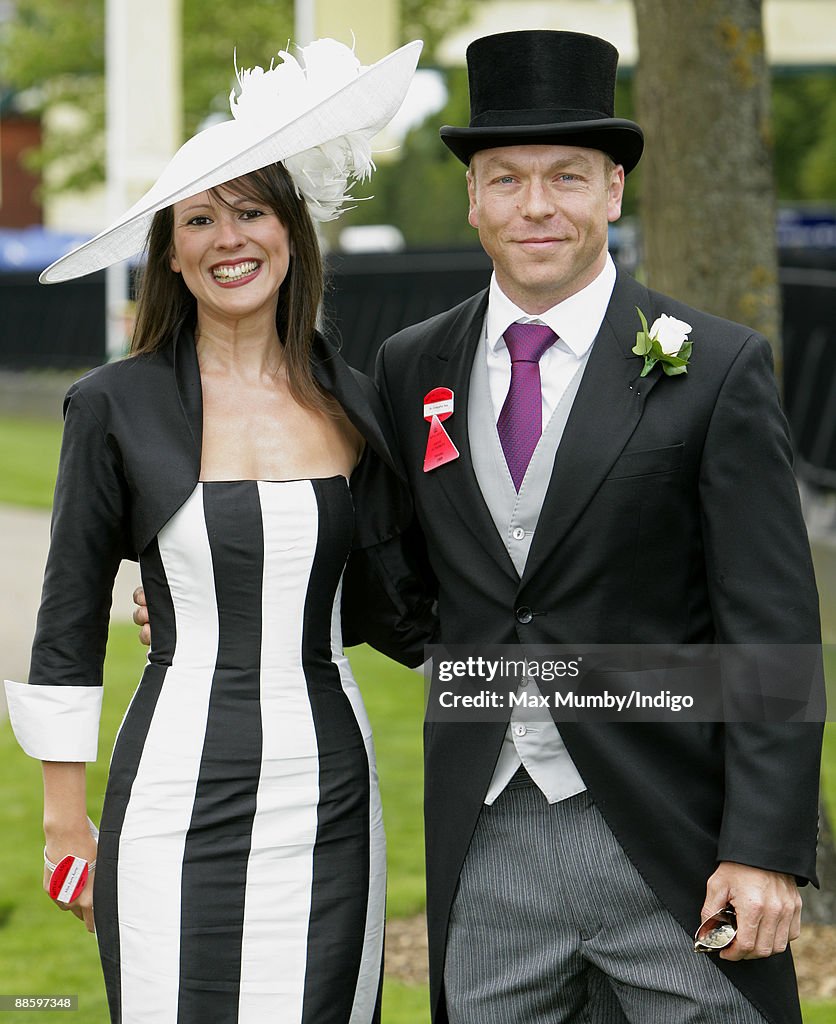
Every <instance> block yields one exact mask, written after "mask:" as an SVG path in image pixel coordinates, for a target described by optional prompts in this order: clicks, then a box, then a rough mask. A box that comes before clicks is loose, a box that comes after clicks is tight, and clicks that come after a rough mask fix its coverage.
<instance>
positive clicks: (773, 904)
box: [701, 861, 801, 960]
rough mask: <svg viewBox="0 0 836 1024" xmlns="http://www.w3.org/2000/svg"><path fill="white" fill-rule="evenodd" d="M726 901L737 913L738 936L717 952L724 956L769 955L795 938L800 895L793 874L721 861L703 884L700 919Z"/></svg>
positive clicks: (723, 904)
mask: <svg viewBox="0 0 836 1024" xmlns="http://www.w3.org/2000/svg"><path fill="white" fill-rule="evenodd" d="M727 903H730V904H731V905H732V906H733V907H734V909H735V912H736V913H737V937H736V938H735V940H734V942H733V943H732V944H731V945H730V946H728V947H727V948H726V949H724V950H723V951H722V952H721V953H720V954H719V955H720V956H721V957H722V958H723V959H724V960H757V959H759V958H760V957H765V956H772V954H773V953H782V952H783V951H784V950H785V949H786V948H787V943H788V942H792V940H793V939H797V938H798V935H799V932H800V931H801V897H800V896H799V894H798V886H797V885H796V882H795V878H794V876H793V875H784V874H781V873H779V872H777V871H765V870H763V869H762V868H753V867H750V866H749V865H748V864H735V863H734V862H733V861H723V862H722V863H721V864H720V866H719V867H718V868H717V870H716V871H715V872H714V874H713V875H712V876H711V878H709V880H708V884H707V885H706V887H705V903H704V904H703V908H702V912H701V920H702V921H706V920H707V919H708V918H709V917H711V915H712V914H716V913H717V911H718V910H722V909H723V907H725V906H726V904H727Z"/></svg>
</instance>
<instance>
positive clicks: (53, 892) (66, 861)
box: [49, 854, 90, 903]
mask: <svg viewBox="0 0 836 1024" xmlns="http://www.w3.org/2000/svg"><path fill="white" fill-rule="evenodd" d="M89 873H90V871H89V867H88V864H87V861H86V860H85V859H84V858H83V857H73V855H72V854H68V855H67V856H66V857H62V858H61V860H59V861H58V863H57V864H56V865H55V870H54V871H53V872H52V876H51V877H50V879H49V895H50V896H51V897H52V898H53V899H54V900H59V901H60V902H61V903H72V902H73V900H75V899H78V897H79V896H80V895H81V890H82V889H83V888H84V886H85V885H86V884H87V876H88V874H89Z"/></svg>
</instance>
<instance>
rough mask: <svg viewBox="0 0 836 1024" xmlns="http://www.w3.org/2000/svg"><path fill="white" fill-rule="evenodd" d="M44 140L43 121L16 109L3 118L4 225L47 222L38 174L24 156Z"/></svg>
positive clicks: (0, 196) (0, 186) (0, 204)
mask: <svg viewBox="0 0 836 1024" xmlns="http://www.w3.org/2000/svg"><path fill="white" fill-rule="evenodd" d="M40 142H41V125H40V121H37V120H34V119H33V118H31V117H23V116H22V115H20V114H15V113H13V112H7V113H4V114H3V116H2V118H0V228H26V227H29V225H30V224H40V223H42V221H43V214H42V210H41V205H40V203H39V202H38V199H37V188H38V185H39V184H40V180H39V178H38V175H36V174H33V173H32V172H31V171H29V170H27V169H26V167H25V166H24V163H23V160H22V159H21V155H22V154H23V153H24V152H26V150H28V149H33V148H35V147H36V146H39V145H40Z"/></svg>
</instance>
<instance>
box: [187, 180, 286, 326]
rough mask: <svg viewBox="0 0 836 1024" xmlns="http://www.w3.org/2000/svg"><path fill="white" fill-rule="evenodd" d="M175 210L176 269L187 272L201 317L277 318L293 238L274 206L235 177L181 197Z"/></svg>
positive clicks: (229, 318) (222, 318) (188, 281)
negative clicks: (240, 187)
mask: <svg viewBox="0 0 836 1024" xmlns="http://www.w3.org/2000/svg"><path fill="white" fill-rule="evenodd" d="M173 215H174V225H173V230H172V247H171V248H172V251H171V269H172V270H173V271H174V272H175V273H178V274H182V275H183V281H184V282H185V284H186V287H187V288H188V289H189V291H190V292H191V293H192V295H193V296H194V297H195V300H196V302H197V308H198V317H199V318H201V317H205V316H207V315H208V316H210V317H212V318H213V319H217V320H240V319H242V318H244V317H252V316H257V315H263V314H265V313H269V314H270V315H271V318H272V319H275V314H276V304H277V302H278V296H279V289H280V288H281V286H282V283H283V282H284V280H285V278H286V277H287V271H288V267H289V265H290V241H289V237H288V231H287V228H286V227H285V226H284V224H283V223H282V222H281V221H280V220H279V218H278V216H277V215H276V214H275V213H274V212H273V210H271V209H270V208H269V207H268V206H266V205H265V204H264V203H260V202H257V201H254V200H253V199H250V198H247V197H245V196H243V195H241V194H240V193H238V192H236V191H235V188H234V183H232V184H231V185H221V186H219V187H218V188H216V189H212V190H210V191H208V192H200V193H198V195H195V196H191V197H189V198H188V199H183V200H181V201H180V202H179V203H175V204H174V210H173Z"/></svg>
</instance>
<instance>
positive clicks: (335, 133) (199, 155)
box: [39, 41, 422, 284]
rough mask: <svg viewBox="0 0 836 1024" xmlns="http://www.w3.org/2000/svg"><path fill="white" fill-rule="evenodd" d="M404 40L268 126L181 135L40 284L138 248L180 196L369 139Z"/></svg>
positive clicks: (396, 83) (412, 51) (407, 54)
mask: <svg viewBox="0 0 836 1024" xmlns="http://www.w3.org/2000/svg"><path fill="white" fill-rule="evenodd" d="M421 46H422V44H421V42H420V41H416V42H412V43H407V44H406V46H402V47H401V48H400V49H398V50H395V51H394V52H393V53H390V54H389V55H388V56H386V57H384V58H383V59H382V60H379V61H378V62H377V63H376V64H372V65H370V66H369V67H367V68H364V69H362V70H361V71H360V73H359V74H358V76H357V78H355V79H354V80H353V81H351V82H349V83H348V84H347V85H345V86H343V87H342V88H341V89H339V90H338V91H337V92H335V93H333V94H332V95H330V96H327V97H325V98H324V99H322V100H321V101H320V102H319V103H317V104H316V105H315V106H313V107H311V108H310V109H309V110H306V111H304V112H303V113H301V114H299V115H298V116H294V117H291V118H290V119H288V118H287V117H285V120H284V123H281V124H277V125H274V126H272V127H271V126H270V125H256V126H253V125H250V124H246V123H244V122H242V121H240V120H230V121H224V122H222V123H221V124H216V125H213V126H212V127H211V128H206V129H205V130H204V131H202V132H198V134H197V135H195V136H193V137H192V138H191V139H189V141H188V142H186V143H184V145H183V146H181V147H180V149H179V150H178V151H177V153H176V154H175V155H174V157H172V159H171V162H170V163H169V165H168V166H167V167H166V168H165V170H164V171H163V172H162V174H161V175H160V177H159V178H158V179H157V181H156V182H155V184H154V185H153V186H152V187H151V188H150V189H149V190H148V191H147V192H146V193H145V195H144V196H143V197H142V198H141V199H140V200H139V201H138V202H137V203H135V204H134V205H133V206H132V207H131V208H130V209H129V210H128V211H127V213H125V214H123V216H122V217H120V218H119V219H118V220H117V221H116V222H115V223H113V224H111V225H110V227H107V228H105V230H104V231H102V232H100V233H99V234H98V235H96V237H95V238H92V239H90V241H88V242H85V243H84V244H83V245H81V246H79V247H78V248H77V249H74V250H73V251H72V252H69V253H67V254H66V255H65V256H62V257H61V258H60V259H58V260H56V261H55V262H54V263H52V264H51V265H50V266H49V267H47V268H46V270H44V271H43V273H42V274H41V276H40V278H39V280H40V282H41V283H42V284H54V283H56V282H58V281H68V280H71V279H72V278H76V277H82V276H84V275H85V274H91V273H93V272H94V271H96V270H103V269H104V268H105V267H109V266H112V265H113V264H114V263H119V262H120V261H121V260H125V259H129V258H130V257H131V256H135V255H137V254H138V253H140V252H141V251H142V250H143V248H144V247H145V240H146V237H147V234H148V229H149V228H150V226H151V221H152V220H153V217H154V214H155V213H158V212H159V211H160V210H163V209H165V208H166V207H168V206H173V205H174V203H176V202H178V201H180V200H181V199H187V198H189V197H190V196H193V195H197V194H198V193H200V192H204V191H206V190H208V189H211V188H215V187H217V186H218V185H222V184H224V183H225V182H227V181H231V180H233V179H235V178H240V177H242V176H243V175H245V174H250V173H251V172H253V171H257V170H259V169H260V168H261V167H266V166H267V165H268V164H273V163H278V162H279V161H282V160H286V159H288V158H289V157H291V156H295V155H296V154H298V153H304V152H306V151H307V150H309V149H313V148H314V147H316V146H321V145H325V144H326V143H328V142H331V141H333V140H334V139H337V138H339V137H341V136H344V135H346V134H348V133H350V132H363V133H366V134H367V135H368V136H369V137H370V138H371V137H373V136H374V135H375V134H376V133H377V132H379V131H381V130H382V129H383V128H384V127H385V126H386V125H387V124H388V123H389V121H390V120H391V119H392V117H394V115H395V113H396V112H397V111H398V108H399V107H400V105H401V103H402V102H403V99H404V96H405V95H406V91H407V89H408V88H409V83H410V82H411V80H412V76H413V74H414V72H415V67H416V65H417V63H418V57H419V55H420V53H421Z"/></svg>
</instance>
